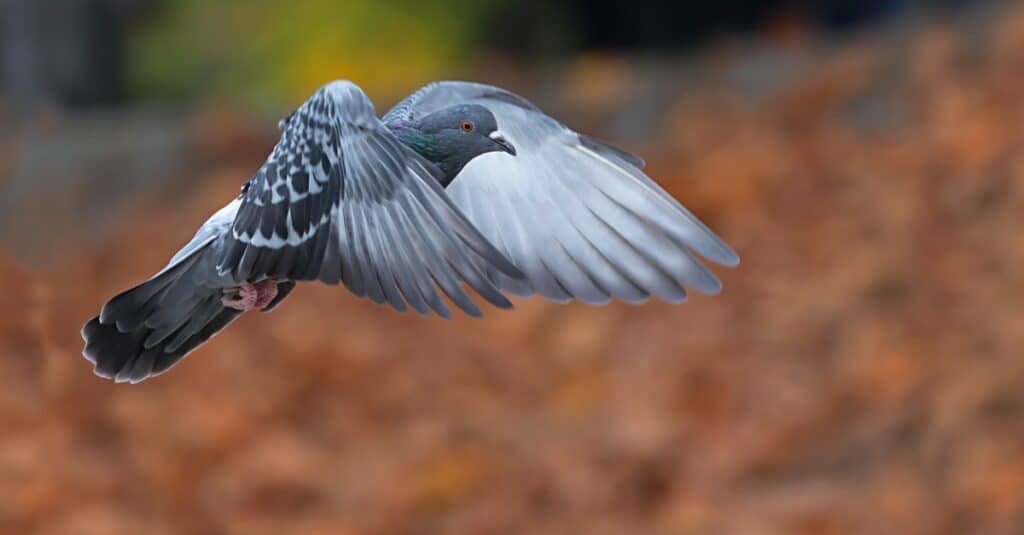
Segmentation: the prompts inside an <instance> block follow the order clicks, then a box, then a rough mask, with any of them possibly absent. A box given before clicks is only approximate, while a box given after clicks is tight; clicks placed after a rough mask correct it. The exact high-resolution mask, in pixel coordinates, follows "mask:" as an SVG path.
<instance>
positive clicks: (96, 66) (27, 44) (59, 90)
mask: <svg viewBox="0 0 1024 535" xmlns="http://www.w3.org/2000/svg"><path fill="white" fill-rule="evenodd" d="M155 3H156V0H0V32H2V34H0V84H2V85H0V87H2V90H3V92H4V93H5V94H6V95H7V97H8V98H9V99H10V100H11V101H12V102H13V103H14V104H15V105H16V106H17V107H18V108H19V109H20V108H26V107H27V108H32V107H37V106H41V105H43V106H50V105H56V106H90V105H96V104H109V103H113V102H116V101H118V100H119V99H121V98H122V97H123V95H124V85H123V70H124V68H123V66H124V58H123V56H122V54H123V50H124V46H123V45H124V43H123V40H124V38H125V33H126V32H125V28H126V26H127V24H128V23H129V21H131V20H132V19H133V18H135V17H136V16H138V15H139V14H140V13H142V12H143V11H144V10H145V8H147V7H150V6H151V5H153V4H155Z"/></svg>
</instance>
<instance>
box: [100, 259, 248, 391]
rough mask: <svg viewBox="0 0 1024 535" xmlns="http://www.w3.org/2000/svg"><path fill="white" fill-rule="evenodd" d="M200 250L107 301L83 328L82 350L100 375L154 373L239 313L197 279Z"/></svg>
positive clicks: (126, 378) (132, 378)
mask: <svg viewBox="0 0 1024 535" xmlns="http://www.w3.org/2000/svg"><path fill="white" fill-rule="evenodd" d="M202 257H203V254H202V252H201V251H199V252H197V254H193V255H191V256H189V257H187V258H184V259H182V260H181V261H180V262H179V263H178V264H177V265H175V266H172V267H170V268H168V269H165V270H164V271H162V272H160V273H159V274H157V275H156V276H155V277H153V278H152V279H150V280H148V281H146V282H144V283H142V284H140V285H138V286H136V287H135V288H132V289H130V290H127V291H125V292H122V293H120V294H118V295H117V296H115V297H114V298H113V299H111V300H110V301H109V302H107V304H106V305H104V307H103V310H102V311H101V312H100V314H99V315H98V316H97V317H94V318H92V319H91V320H89V322H88V323H86V324H85V326H84V327H83V328H82V338H83V339H84V340H85V349H83V350H82V354H83V355H84V356H85V358H86V359H88V360H89V361H90V362H92V363H93V364H94V365H95V368H94V371H95V372H96V374H97V375H99V376H101V377H106V378H108V379H114V380H115V381H117V382H132V383H137V382H139V381H142V380H143V379H146V378H147V377H151V376H154V375H158V374H160V373H162V372H164V371H166V370H167V369H168V368H170V367H171V366H173V365H174V364H175V363H177V362H178V361H179V360H181V358H182V357H184V356H185V355H187V354H188V353H190V352H191V351H192V350H193V349H195V348H197V347H199V346H200V345H201V344H202V343H204V342H206V341H207V340H209V339H210V337H212V336H213V335H214V334H216V333H217V332H219V331H220V330H221V329H223V328H224V327H226V326H227V325H228V324H229V323H231V322H232V321H233V320H234V319H235V318H237V317H238V316H239V315H240V314H241V312H240V311H238V310H234V309H230V308H226V307H224V306H223V305H222V304H221V301H220V298H221V292H220V290H219V289H216V288H210V287H208V286H204V285H202V284H198V281H199V280H200V276H201V274H200V273H197V271H198V270H202V269H208V268H209V267H210V266H208V265H207V264H208V263H209V262H208V261H201V260H202Z"/></svg>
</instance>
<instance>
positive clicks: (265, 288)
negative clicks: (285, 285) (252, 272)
mask: <svg viewBox="0 0 1024 535" xmlns="http://www.w3.org/2000/svg"><path fill="white" fill-rule="evenodd" d="M256 293H257V294H258V295H257V296H256V305H255V307H256V308H258V309H260V310H263V309H264V308H266V307H267V305H269V304H270V302H271V301H273V300H274V298H275V297H277V281H276V280H274V279H267V280H265V281H263V282H260V283H257V284H256Z"/></svg>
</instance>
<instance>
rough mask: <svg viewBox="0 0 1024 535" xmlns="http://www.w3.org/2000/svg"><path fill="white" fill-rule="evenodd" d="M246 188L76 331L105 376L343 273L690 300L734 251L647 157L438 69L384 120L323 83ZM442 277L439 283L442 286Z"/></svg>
mask: <svg viewBox="0 0 1024 535" xmlns="http://www.w3.org/2000/svg"><path fill="white" fill-rule="evenodd" d="M280 126H281V130H282V135H281V139H280V141H279V142H278V144H277V145H276V146H275V147H274V149H273V151H272V152H271V154H270V156H269V157H268V158H267V161H266V162H265V163H264V164H263V166H262V167H261V168H260V169H259V171H258V172H257V173H256V174H255V175H254V176H253V177H252V179H250V180H249V181H248V182H247V183H246V184H245V185H244V186H243V187H242V192H241V194H240V195H239V196H238V197H237V198H236V199H234V200H232V201H231V202H230V203H228V204H227V205H226V206H225V207H224V208H222V209H221V210H219V211H218V212H216V213H215V214H214V215H213V216H211V217H210V218H209V219H208V220H207V221H206V222H205V223H204V224H203V225H202V226H200V228H199V230H198V231H197V233H196V234H195V236H194V237H193V239H192V240H191V241H190V242H189V243H188V244H186V245H185V247H183V248H182V249H181V250H180V251H179V252H178V253H176V254H175V255H174V257H173V258H172V259H171V261H170V262H169V263H168V265H167V266H166V267H165V268H164V269H163V270H161V271H160V272H158V273H157V274H156V275H154V276H153V277H152V278H150V279H149V280H147V281H146V282H144V283H142V284H140V285H138V286H136V287H134V288H132V289H130V290H127V291H125V292H123V293H121V294H119V295H117V296H115V297H114V298H112V299H111V300H110V301H109V302H107V303H106V305H105V306H104V307H103V310H102V311H101V313H100V314H99V315H98V316H97V317H94V318H92V319H91V320H89V322H87V323H86V325H85V326H84V327H83V329H82V335H83V338H84V339H85V348H84V350H83V354H84V355H85V357H86V358H87V359H89V360H90V361H91V362H93V364H94V365H95V371H96V373H97V374H98V375H100V376H103V377H107V378H113V379H115V380H117V381H129V382H138V381H141V380H143V379H145V378H147V377H150V376H153V375H157V374H160V373H162V372H164V371H166V370H167V369H168V368H170V367H171V366H173V365H174V364H175V363H176V362H178V361H179V360H180V359H181V358H182V357H184V356H185V355H186V354H188V353H189V352H191V351H192V350H194V349H195V348H196V347H198V346H199V345H201V344H202V343H204V342H206V341H207V340H208V339H209V338H210V337H212V336H213V335H215V334H216V333H217V332H219V331H220V330H221V329H223V328H224V327H226V326H227V325H228V324H230V323H231V322H232V321H233V320H234V319H236V318H237V317H238V316H239V315H240V314H242V313H243V312H244V311H246V310H249V309H259V310H263V311H264V312H267V311H269V310H271V309H273V308H274V307H276V306H277V304H279V303H280V302H281V301H282V300H283V299H284V298H285V297H287V295H288V294H289V292H290V291H291V290H292V289H293V288H294V286H295V283H296V282H301V281H315V280H318V281H320V282H324V283H326V284H338V283H343V284H344V285H345V286H346V288H348V289H349V290H350V291H351V292H352V293H354V294H356V295H358V296H361V297H368V298H369V299H371V300H372V301H374V302H376V303H388V304H390V305H391V306H392V307H394V308H395V309H398V310H400V311H404V310H406V309H407V308H412V309H414V310H416V311H417V312H419V313H422V314H427V313H430V312H433V313H436V314H438V315H440V316H442V317H450V315H451V313H450V311H449V309H448V306H447V305H446V304H445V302H444V301H443V300H442V299H441V297H440V293H443V294H444V295H446V296H447V297H448V298H449V300H450V301H451V302H452V303H453V304H455V305H456V306H457V307H459V308H460V309H462V310H463V311H465V312H466V313H468V314H470V315H472V316H479V315H480V314H481V312H480V309H479V308H478V307H477V305H476V304H475V303H474V302H473V300H472V299H470V297H469V296H468V295H467V293H466V292H465V290H464V288H463V285H466V286H468V287H470V288H472V289H473V290H474V291H475V292H476V293H477V294H478V295H479V296H480V297H482V298H483V299H485V300H486V301H488V302H490V303H491V304H493V305H495V306H497V307H499V308H511V306H512V304H511V303H510V302H509V301H508V299H507V298H506V297H505V295H504V292H508V293H512V294H516V295H522V296H526V295H532V294H534V293H538V294H540V295H542V296H543V297H545V298H547V299H549V300H553V301H556V302H567V301H570V300H572V299H579V300H581V301H583V302H586V303H590V304H604V303H607V302H609V301H611V300H612V299H619V300H623V301H626V302H631V303H639V302H642V301H644V300H646V299H647V298H649V297H650V296H652V295H654V296H657V297H659V298H661V299H664V300H667V301H670V302H680V301H682V300H684V299H685V298H686V292H685V290H684V289H683V285H687V286H690V287H692V288H694V289H696V290H698V291H701V292H705V293H717V292H718V291H720V289H721V285H720V283H719V282H718V279H717V278H715V276H714V275H713V274H711V273H710V271H708V270H707V269H706V268H705V267H704V266H703V265H702V264H701V263H700V262H699V261H697V260H696V259H695V257H694V256H693V253H692V252H691V251H693V252H696V253H698V254H700V255H702V256H704V257H705V258H707V259H709V260H711V261H713V262H716V263H719V264H724V265H730V266H731V265H736V264H737V263H738V262H739V258H738V257H737V256H736V253H734V252H733V251H732V249H730V248H729V247H728V245H726V244H725V243H724V242H722V241H721V240H720V239H719V238H718V237H717V236H715V234H714V233H712V232H711V231H710V230H709V229H708V228H707V227H706V226H704V225H703V223H701V222H700V221H699V220H697V218H696V217H694V216H693V215H692V214H690V213H689V212H688V211H687V210H686V209H685V208H683V207H682V205H680V204H679V203H678V202H677V201H676V200H675V199H673V198H672V197H671V196H670V195H669V194H668V193H666V192H665V191H664V190H663V189H661V188H660V187H659V186H658V185H657V184H656V183H655V182H654V181H653V180H651V179H650V178H649V177H647V175H645V174H644V173H643V172H642V171H641V168H642V167H643V161H642V160H641V159H639V158H637V157H636V156H634V155H631V154H629V153H627V152H625V151H622V150H620V149H616V148H614V147H611V146H610V145H607V144H605V143H603V142H601V141H598V140H596V139H593V138H590V137H587V136H584V135H582V134H579V133H577V132H575V131H573V130H571V129H569V128H568V127H566V126H564V125H562V124H561V123H559V122H558V121H556V120H554V119H552V118H551V117H549V116H547V115H545V114H544V113H543V112H541V111H540V109H538V108H537V107H536V106H534V105H533V104H532V103H530V102H529V101H527V100H526V99H524V98H522V97H520V96H518V95H515V94H513V93H511V92H508V91H505V90H503V89H500V88H497V87H493V86H488V85H484V84H475V83H469V82H435V83H432V84H429V85H427V86H425V87H423V88H422V89H420V90H418V91H417V92H415V93H413V94H412V95H410V96H409V97H407V98H406V99H405V100H403V101H402V102H400V103H399V104H398V105H396V106H395V107H394V108H393V109H392V110H391V111H389V112H388V113H387V114H385V115H384V117H383V118H381V119H378V118H377V116H376V114H375V112H374V109H373V105H372V103H371V102H370V100H369V98H367V96H366V95H365V94H364V93H363V92H362V90H361V89H359V88H358V87H357V86H356V85H354V84H352V83H351V82H346V81H336V82H332V83H330V84H327V85H326V86H324V87H322V88H321V89H320V90H318V91H317V92H316V93H315V94H314V95H313V96H312V97H310V99H309V100H307V101H306V102H305V103H304V104H303V105H302V106H301V107H300V108H299V109H298V110H297V111H296V112H295V113H293V114H292V115H290V116H289V117H288V118H287V119H285V120H283V121H282V122H281V124H280ZM438 290H440V292H438Z"/></svg>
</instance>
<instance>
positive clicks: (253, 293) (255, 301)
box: [220, 279, 277, 312]
mask: <svg viewBox="0 0 1024 535" xmlns="http://www.w3.org/2000/svg"><path fill="white" fill-rule="evenodd" d="M275 297H277V280H275V279H267V280H264V281H260V282H258V283H256V284H248V283H246V284H243V285H241V286H238V287H236V288H226V289H225V290H224V296H223V297H221V298H220V302H221V303H223V304H224V306H225V307H227V308H233V309H235V310H240V311H242V312H246V311H249V310H253V309H256V310H263V309H264V308H266V306H267V305H269V304H270V302H271V301H273V300H274V298H275Z"/></svg>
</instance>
